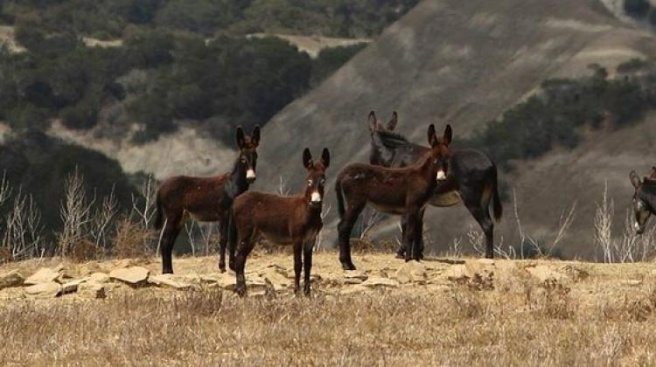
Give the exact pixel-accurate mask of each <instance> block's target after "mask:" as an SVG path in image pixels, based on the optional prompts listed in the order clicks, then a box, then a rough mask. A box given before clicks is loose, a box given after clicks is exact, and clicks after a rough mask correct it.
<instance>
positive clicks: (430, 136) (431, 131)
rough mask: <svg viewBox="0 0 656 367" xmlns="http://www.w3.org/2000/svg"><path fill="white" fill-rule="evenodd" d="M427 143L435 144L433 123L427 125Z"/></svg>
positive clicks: (435, 137)
mask: <svg viewBox="0 0 656 367" xmlns="http://www.w3.org/2000/svg"><path fill="white" fill-rule="evenodd" d="M428 144H430V146H431V147H432V146H435V145H436V144H437V136H435V125H433V124H430V126H428Z"/></svg>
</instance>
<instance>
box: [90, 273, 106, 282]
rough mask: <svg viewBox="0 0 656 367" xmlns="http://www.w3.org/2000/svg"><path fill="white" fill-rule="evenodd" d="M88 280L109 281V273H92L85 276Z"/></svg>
mask: <svg viewBox="0 0 656 367" xmlns="http://www.w3.org/2000/svg"><path fill="white" fill-rule="evenodd" d="M87 280H88V281H91V282H95V283H98V284H104V283H109V281H110V278H109V275H107V274H105V273H93V274H91V275H89V276H88V277H87Z"/></svg>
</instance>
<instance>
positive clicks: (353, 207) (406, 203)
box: [335, 124, 453, 270]
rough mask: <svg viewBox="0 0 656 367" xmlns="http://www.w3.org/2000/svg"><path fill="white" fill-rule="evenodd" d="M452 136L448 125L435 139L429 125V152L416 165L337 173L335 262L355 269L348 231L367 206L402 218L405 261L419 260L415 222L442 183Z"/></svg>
mask: <svg viewBox="0 0 656 367" xmlns="http://www.w3.org/2000/svg"><path fill="white" fill-rule="evenodd" d="M452 135H453V133H452V130H451V126H450V125H447V126H446V129H445V130H444V135H443V136H442V137H441V138H438V137H437V136H436V134H435V126H434V125H432V124H431V125H430V126H429V127H428V142H429V143H430V145H431V149H430V151H429V152H427V153H426V154H424V156H423V157H422V158H421V159H420V160H419V161H418V162H417V163H415V164H413V165H410V166H407V167H403V168H387V167H381V166H373V165H369V164H361V163H356V164H351V165H349V166H346V167H345V168H344V169H343V170H342V171H341V172H340V173H339V175H338V176H337V182H335V191H336V192H337V204H338V209H339V216H340V221H339V226H338V227H337V229H338V231H339V261H340V262H341V263H342V267H343V268H344V269H346V270H355V266H354V265H353V261H352V260H351V244H350V237H351V230H352V229H353V225H354V224H355V221H356V220H357V219H358V216H359V215H360V212H362V210H363V209H364V207H365V206H366V205H367V203H369V204H370V205H372V206H373V207H374V208H376V209H378V210H380V211H382V212H385V213H389V214H397V215H403V216H404V217H405V218H406V220H407V225H406V227H405V231H404V232H403V245H404V246H406V249H412V250H411V251H405V260H406V261H409V260H411V259H415V260H419V259H420V251H419V248H418V247H419V246H418V241H415V238H416V236H421V235H422V234H421V233H417V228H418V223H419V221H420V220H421V217H422V216H423V215H422V214H423V211H424V207H425V206H426V203H427V202H428V200H429V199H430V198H431V197H432V196H433V194H434V193H435V191H436V188H438V186H437V185H438V183H441V182H445V181H446V178H447V173H448V164H449V144H450V143H451V138H452ZM438 191H439V189H438ZM345 201H346V203H345ZM345 204H346V205H345Z"/></svg>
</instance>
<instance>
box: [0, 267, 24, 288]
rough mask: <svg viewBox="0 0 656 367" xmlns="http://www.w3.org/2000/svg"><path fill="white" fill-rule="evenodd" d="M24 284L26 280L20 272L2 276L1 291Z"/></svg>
mask: <svg viewBox="0 0 656 367" xmlns="http://www.w3.org/2000/svg"><path fill="white" fill-rule="evenodd" d="M23 282H25V278H24V277H23V276H22V275H21V273H19V272H18V270H12V271H10V272H7V273H3V274H0V289H5V288H11V287H18V286H21V285H23Z"/></svg>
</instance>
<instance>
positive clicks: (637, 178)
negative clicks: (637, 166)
mask: <svg viewBox="0 0 656 367" xmlns="http://www.w3.org/2000/svg"><path fill="white" fill-rule="evenodd" d="M629 178H630V179H631V184H633V187H635V188H636V189H637V188H638V187H640V184H641V183H642V181H641V180H640V176H638V174H637V173H636V171H631V173H630V174H629Z"/></svg>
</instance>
